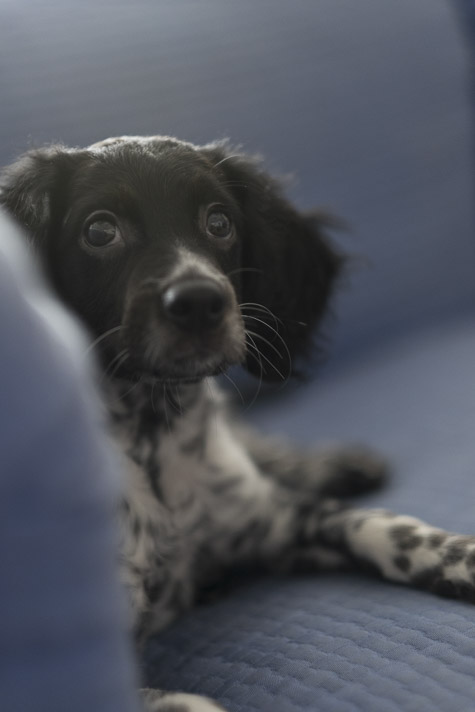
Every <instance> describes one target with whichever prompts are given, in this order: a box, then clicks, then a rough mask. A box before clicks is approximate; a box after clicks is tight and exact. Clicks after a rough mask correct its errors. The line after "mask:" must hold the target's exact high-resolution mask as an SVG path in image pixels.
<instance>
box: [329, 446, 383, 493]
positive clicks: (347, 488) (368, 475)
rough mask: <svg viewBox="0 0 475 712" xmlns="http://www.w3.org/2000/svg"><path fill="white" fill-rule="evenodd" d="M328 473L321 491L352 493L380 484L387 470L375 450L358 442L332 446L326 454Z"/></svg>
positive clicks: (369, 490) (371, 489)
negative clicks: (331, 449)
mask: <svg viewBox="0 0 475 712" xmlns="http://www.w3.org/2000/svg"><path fill="white" fill-rule="evenodd" d="M328 464H329V466H330V468H331V471H332V472H331V477H329V478H328V481H327V482H326V484H325V488H324V491H323V494H324V495H325V496H329V497H353V496H355V495H358V494H364V493H365V492H372V491H373V490H377V489H379V488H380V487H382V486H383V485H384V484H385V482H386V480H387V478H388V473H389V465H388V462H387V461H386V460H385V459H384V458H383V457H382V456H381V455H379V454H378V453H376V452H374V451H373V450H370V449H369V448H365V447H362V446H359V445H350V446H346V447H340V448H335V449H334V450H333V451H332V452H331V453H329V455H328Z"/></svg>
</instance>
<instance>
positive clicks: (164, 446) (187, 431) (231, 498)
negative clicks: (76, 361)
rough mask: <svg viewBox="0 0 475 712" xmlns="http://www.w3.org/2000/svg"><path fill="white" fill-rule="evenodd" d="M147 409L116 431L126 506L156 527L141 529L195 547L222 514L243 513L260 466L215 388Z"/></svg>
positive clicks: (136, 407) (135, 410)
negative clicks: (239, 440)
mask: <svg viewBox="0 0 475 712" xmlns="http://www.w3.org/2000/svg"><path fill="white" fill-rule="evenodd" d="M186 397H187V398H186ZM187 399H188V400H187ZM143 405H144V404H142V406H143ZM145 405H147V407H140V406H141V403H140V402H139V403H135V404H132V408H131V409H130V411H129V413H128V414H127V413H123V416H122V417H121V418H118V419H117V420H116V423H115V427H114V435H115V438H116V440H117V441H118V443H119V446H120V448H121V450H122V452H124V453H125V455H126V456H127V461H126V462H127V464H126V471H127V472H126V474H127V493H126V496H127V500H128V502H129V505H130V507H131V509H132V511H133V512H136V515H137V517H138V518H140V520H141V521H142V524H143V522H144V520H146V521H147V522H148V523H149V525H148V526H142V527H141V530H142V531H145V532H146V531H150V532H153V533H154V534H153V536H156V537H158V539H159V540H160V541H164V540H166V539H168V541H170V540H172V539H173V540H176V541H177V542H180V543H181V544H183V542H186V546H187V549H189V550H190V549H195V548H196V547H198V546H199V545H200V543H201V540H202V539H203V538H205V537H206V538H208V537H209V535H210V530H212V529H213V528H214V527H215V526H217V525H218V523H219V521H220V519H221V516H222V514H223V512H229V513H230V512H231V510H235V509H236V508H237V509H239V507H240V506H241V504H240V503H241V500H242V496H241V495H242V491H243V489H244V490H245V489H246V482H247V481H249V480H252V479H253V476H254V465H253V463H252V462H251V461H250V460H249V458H248V457H247V454H246V453H245V451H244V450H243V449H242V447H241V446H240V445H239V443H237V442H236V440H235V438H234V437H233V435H232V432H231V429H230V426H229V425H228V424H227V421H226V418H225V415H224V408H223V404H222V401H221V398H220V396H219V393H218V392H217V391H216V390H213V391H209V392H207V393H206V394H204V393H203V390H201V391H199V392H197V393H196V394H195V395H194V397H193V398H191V395H190V393H188V394H182V397H181V398H180V399H178V398H177V402H176V403H175V404H173V406H172V404H170V403H167V402H166V401H160V402H158V403H156V404H155V407H153V408H148V404H145ZM225 519H226V517H225ZM158 545H160V542H158Z"/></svg>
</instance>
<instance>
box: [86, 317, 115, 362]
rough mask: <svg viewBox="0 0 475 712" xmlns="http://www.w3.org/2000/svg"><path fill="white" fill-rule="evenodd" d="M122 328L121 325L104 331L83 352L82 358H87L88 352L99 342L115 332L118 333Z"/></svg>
mask: <svg viewBox="0 0 475 712" xmlns="http://www.w3.org/2000/svg"><path fill="white" fill-rule="evenodd" d="M122 328H123V327H122V324H120V325H119V326H114V327H112V329H109V330H108V331H105V332H104V333H103V334H101V335H100V336H98V337H97V339H95V340H94V341H93V342H92V344H89V346H88V347H87V349H86V350H85V351H84V354H83V356H87V354H88V353H90V351H92V349H93V348H94V347H95V346H97V345H98V344H100V342H101V341H103V340H104V339H105V338H107V337H108V336H111V334H115V333H116V332H117V331H120V330H121V329H122Z"/></svg>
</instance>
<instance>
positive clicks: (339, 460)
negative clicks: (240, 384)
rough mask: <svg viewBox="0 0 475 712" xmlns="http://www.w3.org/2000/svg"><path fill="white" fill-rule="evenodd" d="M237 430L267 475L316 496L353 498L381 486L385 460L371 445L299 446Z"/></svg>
mask: <svg viewBox="0 0 475 712" xmlns="http://www.w3.org/2000/svg"><path fill="white" fill-rule="evenodd" d="M235 433H236V434H237V437H238V439H239V440H240V442H241V443H242V444H243V446H244V447H245V449H246V450H247V452H248V453H249V456H250V457H251V458H252V459H253V461H254V462H255V464H256V465H257V467H258V468H259V470H260V471H261V472H262V474H263V475H264V476H268V477H272V478H274V479H275V480H277V481H278V482H279V483H280V484H281V485H284V486H285V487H289V488H291V489H293V490H300V491H307V492H308V493H309V494H313V495H314V496H322V497H338V498H339V497H351V496H353V495H358V494H362V493H364V492H369V491H372V490H374V489H377V488H379V487H380V486H381V485H382V484H383V483H384V481H385V479H386V476H387V471H388V466H387V463H386V461H385V460H384V459H383V458H382V457H381V456H380V455H378V454H377V453H376V452H373V451H372V450H370V449H369V448H364V447H362V446H358V445H346V446H343V445H335V446H333V447H331V446H330V447H322V448H316V449H315V450H309V449H305V448H303V447H300V448H299V447H296V446H295V445H294V446H293V445H291V444H290V443H287V442H285V441H283V440H282V438H276V437H265V436H263V435H261V434H260V433H258V432H256V431H254V430H252V429H250V428H247V427H245V426H242V425H241V424H239V425H236V426H235Z"/></svg>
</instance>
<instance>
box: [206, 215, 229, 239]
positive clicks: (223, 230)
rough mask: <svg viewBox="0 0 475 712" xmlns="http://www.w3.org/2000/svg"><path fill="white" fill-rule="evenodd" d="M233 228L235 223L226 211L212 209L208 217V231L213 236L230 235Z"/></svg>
mask: <svg viewBox="0 0 475 712" xmlns="http://www.w3.org/2000/svg"><path fill="white" fill-rule="evenodd" d="M232 230H233V224H232V222H231V220H230V219H229V218H228V216H227V215H226V213H223V212H222V211H220V210H212V211H211V212H209V213H208V217H207V219H206V231H207V232H208V234H209V235H212V236H213V237H221V238H224V237H229V236H230V234H231V233H232Z"/></svg>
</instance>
